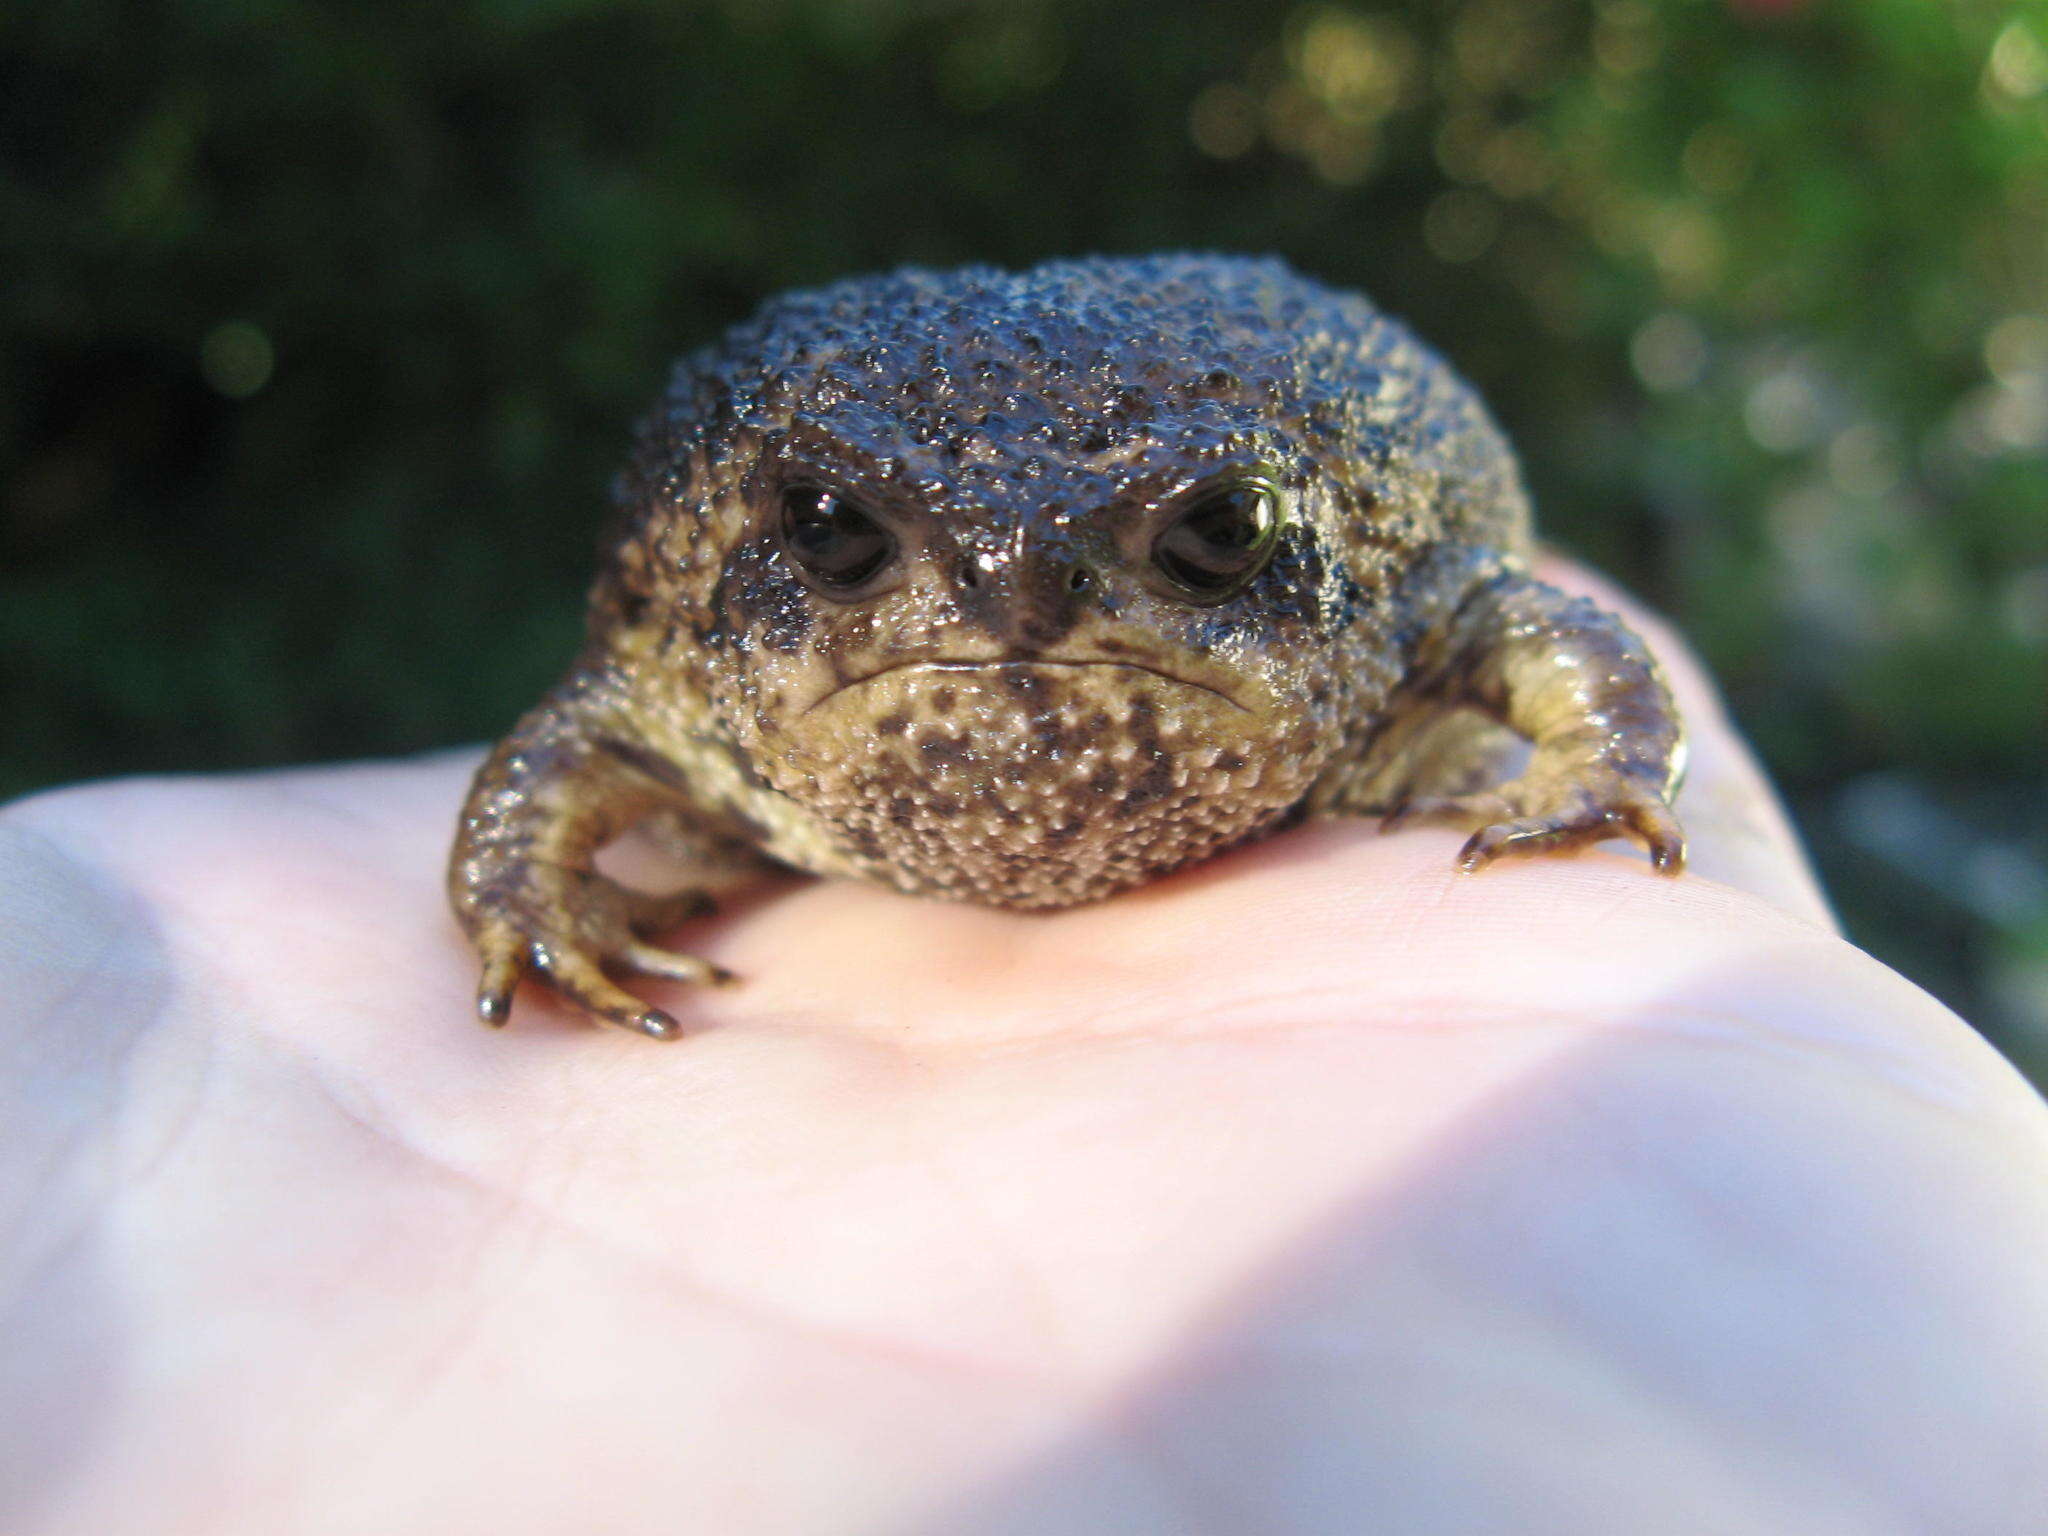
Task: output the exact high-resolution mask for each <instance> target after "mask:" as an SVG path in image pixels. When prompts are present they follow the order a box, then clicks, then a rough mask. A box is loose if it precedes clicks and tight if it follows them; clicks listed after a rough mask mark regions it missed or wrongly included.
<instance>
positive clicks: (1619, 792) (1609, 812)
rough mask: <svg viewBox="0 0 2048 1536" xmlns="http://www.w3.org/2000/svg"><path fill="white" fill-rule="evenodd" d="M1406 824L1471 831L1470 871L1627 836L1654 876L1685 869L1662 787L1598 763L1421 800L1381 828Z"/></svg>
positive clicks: (1462, 860)
mask: <svg viewBox="0 0 2048 1536" xmlns="http://www.w3.org/2000/svg"><path fill="white" fill-rule="evenodd" d="M1414 821H1450V822H1455V823H1457V824H1458V825H1461V826H1468V827H1477V828H1478V830H1477V831H1475V832H1474V833H1473V834H1472V836H1471V837H1470V838H1469V839H1468V840H1467V841H1466V843H1465V846H1464V848H1463V849H1461V850H1460V851H1459V853H1458V868H1460V869H1462V870H1464V871H1466V872H1467V873H1470V872H1471V871H1473V870H1476V869H1481V868H1483V867H1485V866H1486V865H1488V864H1491V863H1492V862H1493V861H1494V860H1495V859H1497V858H1500V857H1501V856H1503V855H1505V854H1515V855H1521V854H1530V853H1549V852H1553V851H1555V850H1558V849H1562V848H1575V847H1579V846H1581V845H1583V844H1587V843H1597V842H1603V841H1605V840H1606V839H1608V838H1610V837H1632V838H1634V839H1635V840H1636V841H1637V842H1639V843H1641V844H1642V845H1643V847H1644V848H1646V849H1648V850H1649V854H1650V864H1651V866H1652V867H1653V868H1654V869H1656V870H1657V871H1658V873H1660V874H1666V875H1675V874H1677V873H1678V872H1679V871H1680V870H1682V869H1683V868H1684V867H1685V834H1684V832H1683V831H1681V830H1680V828H1679V825H1678V818H1677V817H1676V816H1675V815H1673V814H1672V811H1671V805H1670V802H1669V801H1668V800H1667V799H1666V797H1665V794H1664V791H1663V789H1662V788H1661V787H1660V786H1659V785H1657V784H1655V783H1653V782H1651V781H1650V780H1649V779H1647V778H1645V777H1642V776H1638V775H1633V774H1628V773H1624V772H1622V771H1620V770H1617V769H1614V768H1609V767H1603V766H1599V765H1586V764H1583V763H1581V764H1577V765H1574V766H1573V767H1572V768H1571V769H1569V770H1552V771H1548V772H1546V771H1544V770H1543V769H1542V768H1541V767H1540V766H1538V765H1536V764H1532V765H1531V770H1530V772H1528V773H1526V774H1524V775H1523V776H1522V777H1521V778H1519V779H1516V780H1514V781H1513V782H1512V783H1509V784H1503V785H1501V786H1500V788H1498V789H1493V790H1485V791H1482V792H1480V793H1477V794H1469V795H1423V796H1417V797H1415V798H1413V799H1410V800H1407V801H1405V802H1404V803H1403V804H1401V805H1399V806H1397V807H1395V809H1394V810H1392V811H1390V812H1389V813H1388V814H1387V815H1386V816H1385V817H1384V818H1383V819H1382V820H1381V822H1380V827H1381V829H1382V830H1383V831H1392V830H1393V829H1394V828H1396V827H1399V826H1402V825H1405V824H1406V823H1409V822H1414Z"/></svg>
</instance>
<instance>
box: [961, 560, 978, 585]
mask: <svg viewBox="0 0 2048 1536" xmlns="http://www.w3.org/2000/svg"><path fill="white" fill-rule="evenodd" d="M959 582H960V585H961V586H963V587H978V586H980V585H981V567H980V566H978V565H976V564H975V563H974V562H973V561H972V560H962V561H961V562H960V574H959Z"/></svg>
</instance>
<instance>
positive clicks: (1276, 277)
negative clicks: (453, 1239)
mask: <svg viewBox="0 0 2048 1536" xmlns="http://www.w3.org/2000/svg"><path fill="white" fill-rule="evenodd" d="M613 499H614V503H615V507H614V521H613V532H612V533H611V534H610V535H609V536H608V537H607V538H606V539H605V541H604V550H605V553H604V555H603V558H602V559H601V561H600V562H599V569H598V572H597V575H596V579H595V582H594V584H593V586H592V588H591V592H590V598H589V603H588V608H587V621H586V625H585V631H584V638H583V643H582V646H581V649H580V650H579V651H578V653H577V654H576V656H575V659H574V661H573V664H572V665H571V666H570V668H569V670H568V672H567V674H566V676H565V677H564V678H563V680H562V681H561V682H560V683H559V684H558V685H557V686H556V687H554V688H553V689H552V690H550V691H549V692H548V693H547V694H546V695H545V696H544V697H543V698H542V699H541V701H540V702H539V703H538V704H537V705H536V706H535V707H534V708H533V709H531V710H530V711H529V712H528V713H526V714H525V715H524V716H523V717H521V718H520V719H519V720H518V722H517V724H516V725H515V726H514V727H513V728H512V730H511V731H510V732H509V733H508V734H507V735H506V736H505V737H504V739H503V740H502V741H500V742H499V743H498V744H497V745H496V747H495V748H494V749H493V750H492V751H491V752H490V753H489V755H488V756H487V758H486V759H485V760H484V762H483V765H482V767H481V768H480V769H479V770H478V771H477V773H476V776H475V779H474V782H473V784H472V785H471V787H470V789H469V793H468V796H467V799H466V801H465V803H464V805H463V808H462V811H461V815H460V820H459V826H458V829H457V834H456V838H455V842H454V847H453V850H452V854H451V857H450V861H449V867H448V881H447V886H448V894H449V898H450V901H451V904H452V906H453V909H454V913H455V916H456V918H457V920H458V922H459V924H460V926H461V928H462V929H463V931H464V932H465V933H466V934H467V936H468V938H469V939H470V941H471V942H472V943H473V945H474V947H475V950H476V952H477V955H478V957H479V960H480V981H479V985H478V991H477V1004H476V1007H477V1012H478V1015H479V1016H480V1017H481V1018H482V1019H483V1020H484V1022H486V1023H489V1024H492V1025H502V1024H504V1023H505V1022H506V1020H507V1019H508V1017H509V1014H510V1009H511V1004H512V999H513V995H514V992H515V989H516V988H518V987H519V985H520V984H521V982H522V981H523V980H524V979H526V978H528V977H532V978H534V979H535V980H536V981H539V982H541V983H544V984H546V985H547V986H550V987H551V988H552V989H553V991H554V993H555V994H557V995H558V997H559V998H560V999H561V1000H563V1001H565V1002H566V1003H567V1004H568V1005H570V1007H571V1008H572V1009H573V1010H576V1011H579V1012H580V1013H582V1014H583V1015H586V1016H588V1017H589V1018H591V1019H594V1020H596V1021H598V1022H600V1023H605V1024H610V1025H615V1026H618V1027H620V1028H623V1029H627V1030H631V1031H636V1032H638V1033H640V1034H642V1035H645V1036H648V1037H651V1038H654V1039H658V1040H672V1039H675V1038H677V1037H678V1036H679V1035H681V1034H682V1033H683V1030H682V1026H681V1024H680V1023H679V1022H678V1020H677V1018H676V1017H675V1015H674V1014H672V1013H670V1012H668V1011H667V1010H664V1009H662V1008H658V1007H655V1006H652V1005H651V1004H650V1003H649V1002H648V1001H647V1000H646V999H645V998H643V997H641V996H639V995H637V994H636V993H634V992H633V991H630V990H628V986H627V985H626V983H628V982H630V981H631V980H632V979H633V978H634V977H636V976H638V977H651V978H662V979H666V980H671V981H680V982H685V983H695V984H699V985H723V984H729V983H730V982H732V981H733V980H734V978H733V977H732V976H731V975H730V974H728V973H727V972H726V971H724V970H723V969H721V968H720V967H718V966H716V965H714V964H712V963H711V962H710V961H708V960H706V959H704V958H702V957H700V956H698V955H694V954H691V953H687V952H685V951H682V950H678V949H675V948H672V947H667V946H664V945H663V944H662V943H661V942H660V941H661V939H662V938H663V936H664V935H665V934H667V933H669V932H670V931H671V930H673V929H675V928H676V927H677V926H678V925H680V924H682V923H683V922H684V921H685V920H686V919H688V918H690V917H694V916H698V915H701V914H703V913H706V912H708V911H711V910H713V909H714V908H715V907H716V906H717V904H718V903H719V902H720V901H722V900H724V899H726V898H727V897H729V896H731V895H732V894H734V893H736V892H738V891H740V890H742V889H744V888H746V887H748V886H750V885H753V884H756V883H758V882H760V881H762V880H764V879H768V878H771V877H772V876H773V874H774V873H775V872H776V871H783V872H788V871H795V872H798V873H801V874H808V875H813V876H818V877H824V878H832V879H847V880H858V881H868V882H873V883H876V884H879V885H882V886H886V887H890V888H893V889H895V890H897V891H901V892H906V893H909V894H911V895H913V896H919V897H928V898H935V899H943V900H953V901H965V902H973V903H980V904H983V905H987V906H993V907H1000V908H1009V909H1016V910H1020V911H1025V912H1030V911H1043V910H1048V909H1058V908H1067V907H1073V906H1077V905H1080V904H1083V903H1089V902H1096V901H1102V900H1107V899H1112V898H1115V897H1116V896H1117V895H1118V894H1119V893H1122V892H1126V891H1130V890H1132V889H1133V888H1134V887H1138V886H1142V885H1145V884H1147V883H1149V882H1155V881H1159V880H1162V879H1164V878H1166V877H1168V876H1169V875H1171V874H1172V873H1173V872H1175V871H1177V870H1181V869H1184V868H1185V867H1187V866H1189V865H1192V864H1195V863H1197V862H1199V861H1204V860H1208V859H1212V858H1214V857H1215V856H1217V855H1219V854H1222V853H1224V852H1225V851H1226V850H1230V849H1233V848H1237V847H1239V846H1242V845H1244V844H1246V843H1249V842H1252V841H1254V840H1256V839H1260V838H1264V837H1267V836H1271V835H1274V834H1277V833H1280V832H1283V831H1284V830H1286V829H1288V828H1290V827H1293V826H1295V825H1297V824H1299V823H1301V822H1304V821H1306V820H1309V819H1312V818H1326V817H1365V818H1369V819H1373V820H1376V821H1377V822H1378V824H1379V825H1380V826H1381V827H1382V828H1383V829H1386V830H1389V831H1392V830H1394V829H1397V828H1400V827H1402V826H1404V825H1407V824H1409V823H1412V822H1416V821H1424V820H1427V821H1435V822H1450V823H1454V824H1456V825H1458V826H1460V827H1461V828H1463V829H1465V830H1468V831H1469V833H1470V835H1469V838H1468V839H1467V840H1466V841H1465V842H1464V844H1463V846H1462V849H1461V850H1460V852H1459V853H1458V855H1457V860H1456V862H1457V866H1458V867H1459V868H1460V869H1462V870H1466V871H1477V870H1479V869H1481V868H1483V867H1485V866H1488V865H1491V864H1494V863H1495V862H1496V861H1498V860H1501V859H1503V858H1504V857H1507V856H1510V855H1516V856H1519V855H1526V854H1537V853H1557V852H1562V851H1566V850H1574V849H1579V848H1582V847H1584V846H1586V845H1589V844H1593V843H1597V842H1600V841H1603V840H1606V839H1610V838H1615V837H1623V838H1626V839H1629V840H1630V841H1631V842H1633V843H1636V844H1640V845H1641V847H1642V848H1643V849H1644V850H1646V852H1647V855H1648V862H1649V864H1650V865H1651V867H1652V868H1654V869H1655V870H1657V871H1660V872H1664V873H1667V874H1675V873H1677V872H1678V871H1679V870H1680V869H1681V868H1682V867H1683V864H1684V859H1685V841H1684V835H1683V832H1682V829H1681V827H1680V825H1679V822H1678V819H1677V817H1676V815H1675V813H1674V811H1673V809H1672V801H1673V798H1674V796H1675V793H1676V790H1677V787H1678V784H1679V780H1680V777H1681V774H1682V771H1683V758H1684V729H1683V724H1682V722H1681V720H1680V718H1679V714H1678V710H1677V707H1676V705H1675V703H1674V701H1673V698H1672V694H1671V691H1670V688H1669V686H1668V684H1667V682H1666V679H1665V676H1664V673H1663V671H1662V669H1661V667H1660V665H1659V663H1658V661H1657V660H1656V658H1655V657H1654V656H1653V655H1652V654H1651V651H1650V650H1649V648H1648V647H1647V646H1646V645H1645V644H1644V642H1643V641H1642V639H1641V638H1640V637H1639V636H1638V635H1636V634H1635V633H1634V632H1633V631H1632V630H1631V629H1630V628H1629V627H1628V626H1627V625H1626V624H1625V623H1624V622H1623V621H1622V620H1621V619H1620V618H1618V617H1617V616H1615V615H1614V614H1613V613H1611V612H1608V611H1606V610H1605V609H1603V608H1602V607H1600V606H1599V605H1598V604H1596V603H1595V602H1593V601H1591V600H1589V599H1587V598H1585V597H1583V596H1576V595H1573V594H1570V593H1568V592H1566V591H1564V590H1561V589H1560V588H1559V587H1557V586H1555V585H1553V584H1551V583H1549V582H1548V581H1546V580H1544V579H1542V578H1541V577H1540V576H1538V575H1537V574H1536V573H1535V568H1534V564H1535V559H1536V555H1537V546H1536V542H1535V533H1534V526H1533V516H1532V510H1531V505H1530V497H1529V494H1528V491H1527V489H1526V486H1525V482H1524V476H1523V474H1522V472H1521V469H1520V466H1519V462H1518V460H1517V458H1516V456H1515V453H1514V451H1513V450H1512V448H1511V447H1510V446H1509V443H1508V441H1507V439H1506V437H1505V435H1504V434H1503V432H1502V430H1501V429H1500V427H1499V426H1498V425H1497V424H1496V423H1495V421H1494V419H1493V417H1492V416H1491V414H1490V413H1489V411H1488V409H1487V407H1486V405H1485V404H1484V402H1483V401H1482V400H1481V398H1480V397H1479V395H1478V393H1477V392H1476V390H1475V389H1474V388H1473V387H1472V386H1471V385H1470V384H1468V383H1467V382H1466V381H1465V380H1464V379H1463V378H1461V377H1460V376H1459V374H1458V373H1457V372H1455V371H1454V369H1453V368H1452V367H1451V366H1450V364H1449V363H1447V362H1446V361H1445V360H1444V358H1443V357H1441V356H1440V355H1439V354H1438V353H1436V352H1435V351H1433V350H1431V349H1430V348H1429V347H1428V346H1427V345H1426V344H1425V343H1424V342H1423V341H1422V340H1421V339H1419V338H1418V336H1417V335H1416V334H1415V333H1414V332H1413V331H1412V330H1411V329H1410V328H1409V327H1408V326H1407V325H1405V324H1404V323H1402V322H1401V321H1400V320H1397V319H1396V318H1394V317H1393V316H1391V315H1389V314H1388V313H1386V312H1385V311H1383V310H1381V309H1380V308H1379V307H1377V306H1376V305H1375V304H1373V303H1372V302H1371V301H1369V300H1368V299H1366V298H1365V297H1363V296H1362V295H1360V294H1357V293H1355V292H1350V291H1345V290H1342V289H1338V288H1335V287H1332V286H1328V285H1325V284H1324V283H1322V282H1319V281H1317V280H1315V279H1313V278H1310V277H1308V276H1304V275H1302V274H1300V273H1298V272H1296V271H1295V270H1294V269H1293V268H1292V267H1291V266H1290V265H1288V264H1287V263H1286V262H1284V261H1282V260H1280V259H1278V258H1273V257H1253V256H1235V255H1220V254H1206V253H1186V254H1168V255H1151V256H1138V257H1090V258H1077V259H1066V260H1055V261H1049V262H1045V263H1042V264H1040V265H1036V266H1031V267H1028V268H1024V269H1021V270H1007V269H1001V268H996V267H991V266H968V267H962V268H958V269H950V270H933V269H921V268H908V269H904V270H900V271H895V272H890V273H885V274H881V275H876V276H869V277H861V278H853V279H848V280H845V281H841V282H838V283H835V284H831V285H829V286H824V287H820V288H814V289H807V290H801V291H794V292H791V293H787V294H784V295H782V296H780V297H777V298H774V299H771V300H770V301H769V302H767V303H766V304H765V305H764V306H762V307H761V308H760V309H759V311H758V312H757V313H755V314H754V316H753V317H752V318H751V319H749V320H746V321H744V322H743V323H741V324H739V325H737V326H736V327H734V328H733V329H732V330H730V331H729V332H728V333H727V334H725V335H724V337H723V338H722V339H721V340H719V341H717V342H716V343H714V344H712V345H710V346H707V347H705V348H703V349H701V350H699V351H697V352H695V353H693V354H691V355H689V356H687V357H685V358H684V359H683V360H682V361H681V362H679V363H678V364H676V365H675V367H674V370H673V373H672V376H671V378H670V380H669V383H668V386H667V389H666V391H665V393H664V394H663V395H662V397H661V399H660V401H659V402H658V403H657V405H656V406H655V407H654V409H653V410H652V412H651V413H650V414H649V415H648V416H647V418H646V419H645V421H644V422H643V424H642V425H641V426H640V428H639V430H638V433H637V436H636V438H635V440H634V446H633V448H632V451H631V453H630V456H629V457H628V460H627V464H626V467H625V469H624V471H623V472H622V473H621V474H620V476H619V478H618V480H617V482H616V485H615V487H614V498H613ZM635 831H639V832H644V833H645V834H647V835H649V836H652V837H654V838H655V839H656V840H658V842H659V843H660V844H661V845H662V846H664V847H665V848H666V850H667V851H668V853H669V854H670V856H671V857H672V858H673V859H674V860H675V861H676V863H675V867H676V869H677V871H678V873H677V875H676V879H677V880H678V881H679V882H680V884H679V885H678V887H677V888H676V889H673V890H667V891H650V890H646V889H642V888H640V887H637V886H632V885H628V884H625V883H622V882H621V881H620V880H617V879H614V878H613V877H612V876H611V875H609V874H607V873H605V872H604V871H603V870H601V869H600V868H599V866H598V863H597V859H598V856H599V855H600V854H601V853H602V852H603V851H604V850H605V849H606V848H607V846H608V845H610V844H612V843H613V842H615V841H616V840H618V839H620V838H621V837H623V836H624V835H625V834H627V833H629V832H635Z"/></svg>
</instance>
